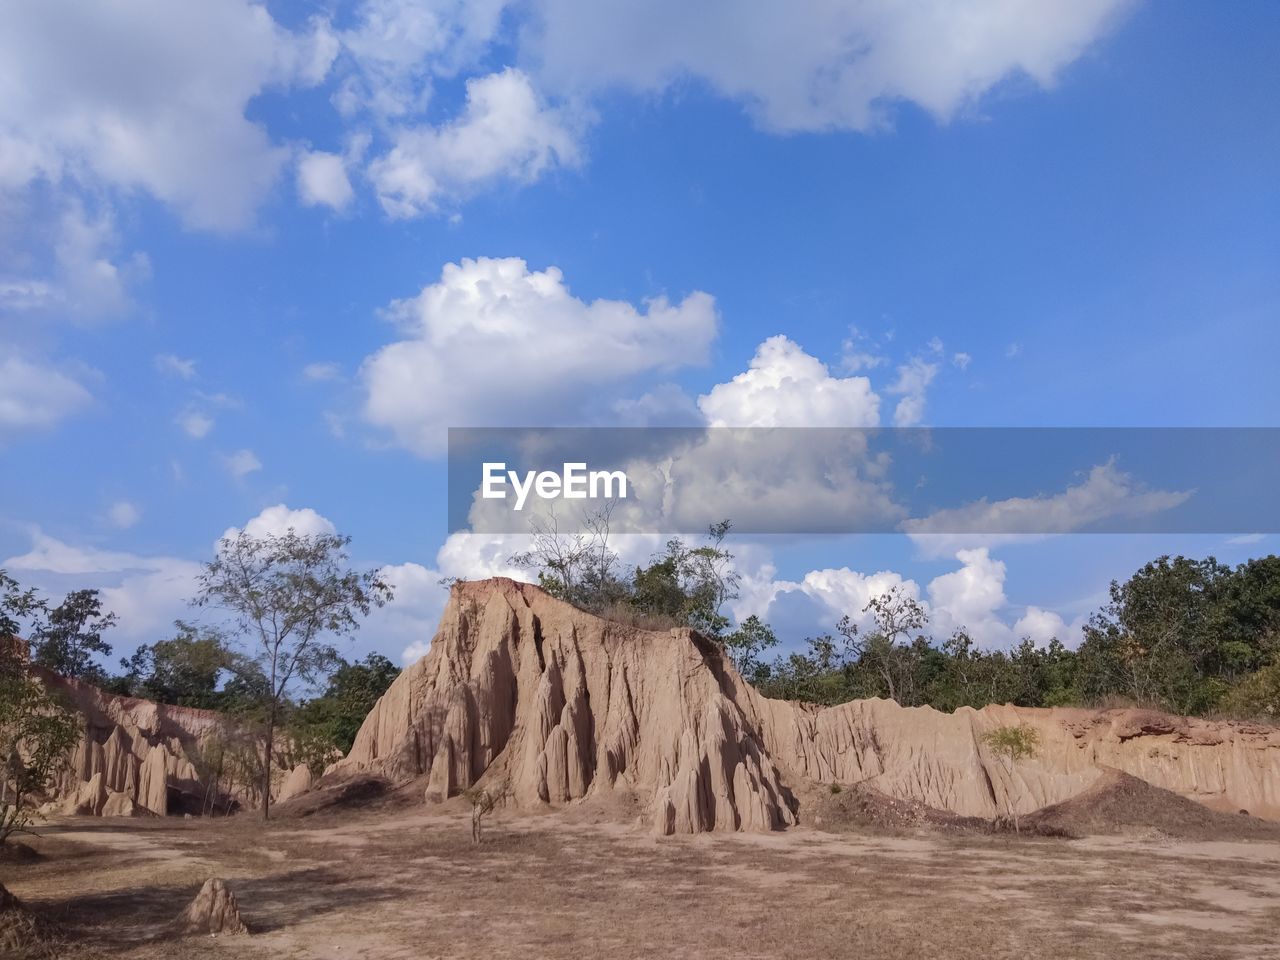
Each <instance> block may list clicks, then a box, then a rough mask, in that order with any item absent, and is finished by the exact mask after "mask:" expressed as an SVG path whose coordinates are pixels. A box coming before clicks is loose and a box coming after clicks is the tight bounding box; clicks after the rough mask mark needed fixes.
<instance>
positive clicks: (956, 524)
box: [903, 461, 1191, 554]
mask: <svg viewBox="0 0 1280 960" xmlns="http://www.w3.org/2000/svg"><path fill="white" fill-rule="evenodd" d="M1190 497H1191V492H1190V491H1173V490H1150V489H1147V488H1146V487H1145V486H1144V485H1143V484H1141V483H1140V482H1138V480H1136V479H1135V478H1134V477H1133V476H1132V475H1131V474H1128V473H1125V472H1123V471H1122V470H1120V469H1118V468H1117V467H1116V465H1115V463H1114V462H1113V461H1108V462H1107V463H1104V464H1099V465H1097V466H1095V467H1093V468H1092V469H1091V470H1090V471H1089V475H1088V476H1087V477H1086V478H1085V479H1084V480H1082V481H1081V482H1080V483H1077V484H1074V485H1070V486H1068V487H1067V488H1066V489H1065V490H1064V491H1062V492H1061V493H1057V494H1052V495H1041V496H1037V497H1010V498H1009V499H1007V500H996V501H989V500H986V499H983V500H978V501H975V502H973V503H969V504H966V505H965V506H962V507H955V508H951V509H944V510H939V511H937V512H935V513H932V514H930V515H929V516H928V517H924V518H921V519H914V520H908V521H906V523H904V524H903V529H904V530H905V531H906V532H908V533H910V534H911V537H912V539H913V540H915V541H916V543H917V544H920V545H921V546H923V547H924V548H925V549H926V550H927V551H929V552H932V553H935V554H936V553H938V552H939V551H941V552H945V553H949V552H951V551H952V550H953V549H954V548H955V547H956V545H957V544H966V545H977V544H983V543H985V544H988V545H990V544H994V543H1000V542H1005V541H1007V540H1013V539H1018V538H1026V537H1028V536H1043V535H1046V534H1057V533H1070V532H1072V531H1075V530H1080V529H1082V528H1084V527H1088V526H1090V525H1092V524H1099V523H1103V522H1105V521H1108V520H1119V519H1132V518H1137V517H1144V516H1149V515H1151V514H1153V513H1159V512H1161V511H1163V510H1169V509H1172V508H1173V507H1176V506H1178V505H1180V504H1182V503H1185V502H1186V501H1187V500H1188V499H1189V498H1190Z"/></svg>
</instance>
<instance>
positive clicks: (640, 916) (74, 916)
mask: <svg viewBox="0 0 1280 960" xmlns="http://www.w3.org/2000/svg"><path fill="white" fill-rule="evenodd" d="M32 845H33V846H34V847H35V848H36V849H37V850H38V851H39V852H40V853H41V854H43V857H44V859H42V860H40V861H39V862H36V863H27V864H0V882H3V883H4V884H5V885H7V886H8V887H9V889H10V890H11V891H12V892H13V893H15V894H17V895H18V896H19V897H21V898H22V899H23V900H25V901H26V902H27V903H28V904H29V905H31V906H33V907H35V908H37V909H38V910H39V911H40V912H41V913H42V914H43V915H44V916H45V917H48V918H50V919H52V920H53V921H55V923H56V924H58V926H59V927H60V928H61V930H62V931H63V932H64V934H65V936H66V939H67V943H66V944H65V945H64V946H62V947H60V948H59V949H58V952H57V954H56V955H58V956H63V957H67V958H73V960H83V958H89V957H110V958H128V960H169V958H175V960H186V958H221V960H241V958H243V960H249V958H260V957H262V958H265V957H273V958H274V957H283V958H326V960H330V958H365V960H382V958H387V960H391V958H405V960H410V958H412V960H420V958H436V957H450V958H454V957H458V958H461V957H466V958H473V957H474V958H484V960H493V958H505V957H511V958H517V957H518V958H522V960H529V958H588V957H590V958H596V957H601V958H604V957H608V958H633V957H634V958H640V957H644V958H650V957H672V958H680V957H689V958H692V957H697V958H726V960H727V958H745V957H770V958H772V957H786V958H788V960H799V958H810V957H813V958H818V957H821V958H837V957H856V958H859V960H863V958H868V960H874V958H888V957H895V958H897V957H937V958H949V960H965V958H979V957H980V958H984V960H987V958H1005V957H1007V958H1017V960H1027V958H1041V957H1045V958H1047V957H1053V958H1064V957H1075V958H1114V957H1124V958H1126V960H1132V958H1142V957H1152V958H1157V957H1158V958H1162V960H1164V958H1176V957H1187V958H1196V960H1209V958H1244V957H1263V958H1280V844H1278V843H1274V842H1265V841H1264V842H1259V841H1254V842H1221V841H1214V842H1186V841H1170V840H1162V839H1161V838H1160V837H1158V836H1149V837H1124V838H1116V837H1108V838H1092V839H1084V840H1063V839H1047V838H1021V839H1019V838H1014V837H1004V836H966V835H954V834H942V833H930V832H915V833H911V832H907V833H901V834H898V835H872V834H859V833H851V834H840V835H833V834H826V833H821V832H818V831H814V830H811V829H797V830H793V831H791V832H789V833H785V834H776V835H769V836H763V837H762V836H746V835H727V836H726V835H714V836H712V835H705V836H700V837H692V838H690V837H682V838H671V839H664V840H655V839H654V838H652V837H651V836H649V835H648V834H647V833H646V832H645V831H643V830H642V829H640V828H639V827H636V828H630V827H622V826H618V825H616V824H604V823H590V822H576V823H574V822H565V820H564V819H563V818H562V817H551V816H542V817H539V816H520V817H518V816H516V815H515V814H514V813H513V812H510V811H505V812H504V811H498V812H497V813H496V814H495V815H494V818H493V821H492V823H491V825H490V827H489V829H488V834H487V836H486V838H485V842H484V843H483V844H481V845H479V846H475V845H473V844H472V843H471V840H470V825H469V817H468V814H467V813H466V812H465V811H463V810H449V811H445V812H439V811H434V812H433V811H424V810H423V808H421V807H417V808H413V809H409V810H382V811H372V812H371V811H361V812H358V813H341V812H338V813H328V814H322V815H317V816H315V817H309V818H306V819H302V820H293V821H278V822H273V823H271V824H270V825H265V826H264V825H263V824H261V823H260V822H257V821H255V820H252V819H249V818H236V819H232V820H220V821H196V820H192V821H182V820H154V821H139V820H88V819H81V820H65V821H60V822H57V823H53V824H51V825H48V826H46V828H45V829H44V837H43V838H42V839H39V840H36V841H32ZM209 876H220V877H223V878H225V879H226V880H227V882H228V885H229V886H230V887H231V889H232V890H233V891H234V892H235V893H236V895H237V897H238V899H239V902H240V907H241V912H242V914H243V916H244V919H245V920H246V922H247V923H248V924H249V925H250V927H251V928H252V930H253V934H252V935H251V936H249V937H236V938H219V939H216V940H215V939H212V938H208V937H205V938H197V939H192V940H186V941H174V940H168V939H158V938H157V933H158V931H160V930H161V928H162V926H163V925H164V924H165V923H166V922H168V921H169V920H171V919H172V918H173V917H175V916H176V915H177V914H178V913H179V912H180V911H181V910H182V908H183V907H184V906H185V904H186V903H187V901H188V900H189V899H190V898H191V897H192V896H193V895H194V894H195V892H196V891H197V889H198V888H199V887H200V885H201V883H202V882H203V881H204V880H205V879H206V878H207V877H209Z"/></svg>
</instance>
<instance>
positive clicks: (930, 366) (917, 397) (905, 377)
mask: <svg viewBox="0 0 1280 960" xmlns="http://www.w3.org/2000/svg"><path fill="white" fill-rule="evenodd" d="M935 339H936V338H935ZM941 349H942V344H941V342H939V343H938V347H937V350H936V351H935V352H940V351H941ZM937 375H938V365H937V364H936V363H927V362H925V361H924V360H922V359H921V358H920V357H915V358H913V359H912V360H910V361H909V362H908V363H905V364H903V365H902V366H900V367H898V378H897V379H896V380H895V381H894V382H893V383H891V384H890V385H889V386H888V388H887V389H886V391H885V392H886V393H890V394H893V395H894V396H901V397H902V399H901V400H899V401H898V405H897V406H896V407H894V410H893V425H894V426H895V427H913V426H915V425H916V424H918V423H919V422H920V421H921V420H923V419H924V405H925V392H926V391H927V390H928V389H929V384H931V383H933V378H934V377H936V376H937Z"/></svg>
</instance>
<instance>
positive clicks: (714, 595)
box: [511, 506, 741, 640]
mask: <svg viewBox="0 0 1280 960" xmlns="http://www.w3.org/2000/svg"><path fill="white" fill-rule="evenodd" d="M611 512H612V506H606V507H604V508H603V509H601V510H599V511H597V512H596V513H593V514H590V515H588V516H587V517H586V518H585V519H584V521H583V530H582V531H579V532H574V533H565V532H562V531H561V530H560V529H559V526H558V524H557V522H556V520H555V518H554V517H552V518H551V519H549V520H536V521H534V522H533V524H532V526H531V535H532V540H533V543H532V546H531V547H530V549H529V550H527V551H524V552H522V553H517V554H515V555H513V556H512V557H511V562H512V563H513V564H515V565H516V566H521V567H524V568H526V569H529V570H532V571H534V572H535V573H536V574H537V577H538V583H539V585H540V586H542V588H543V589H544V590H546V591H547V592H548V593H550V594H551V595H552V596H554V597H559V598H560V599H561V600H566V601H568V602H569V603H572V604H574V605H575V606H577V607H580V608H581V609H583V610H587V611H589V612H592V613H599V614H605V615H611V614H616V613H617V612H618V610H619V608H622V609H626V610H630V611H633V612H635V613H637V614H640V615H643V616H644V617H647V618H650V619H652V620H655V621H658V622H669V623H671V624H673V625H683V626H688V627H692V628H693V629H695V630H697V631H698V632H699V633H701V634H703V635H704V636H706V637H708V638H711V639H714V640H722V639H723V638H724V635H725V632H726V630H727V629H728V627H729V625H730V620H729V618H728V617H727V616H726V615H725V613H724V607H725V604H727V603H729V602H730V601H731V600H735V599H737V597H738V587H739V584H740V582H741V576H740V575H739V574H738V572H737V571H736V570H735V569H734V567H733V554H732V553H730V552H729V551H728V550H727V549H726V548H725V545H724V544H725V539H726V538H727V537H728V535H729V531H730V529H731V526H732V524H731V523H730V521H728V520H721V521H720V522H718V523H713V524H711V526H710V527H708V528H707V535H706V539H705V542H703V543H701V544H694V545H690V544H688V543H686V542H685V541H684V540H682V539H680V538H679V537H674V538H672V539H670V540H668V541H667V543H666V545H665V546H664V548H663V550H662V551H660V552H659V553H656V554H654V556H653V557H652V558H650V562H649V564H648V565H639V566H636V567H634V568H632V569H626V568H625V567H624V565H623V564H622V562H621V560H620V559H619V557H618V554H617V552H616V551H615V550H614V549H613V548H612V547H611V546H610V544H609V527H610V516H611Z"/></svg>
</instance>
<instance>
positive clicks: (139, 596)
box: [0, 529, 201, 641]
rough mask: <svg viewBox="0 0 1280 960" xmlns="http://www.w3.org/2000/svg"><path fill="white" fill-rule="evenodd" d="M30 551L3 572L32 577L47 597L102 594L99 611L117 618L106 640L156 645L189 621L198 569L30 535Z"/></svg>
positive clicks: (9, 561)
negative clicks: (89, 591) (81, 591)
mask: <svg viewBox="0 0 1280 960" xmlns="http://www.w3.org/2000/svg"><path fill="white" fill-rule="evenodd" d="M31 541H32V542H31V550H30V551H29V552H27V553H25V554H22V555H21V556H15V557H10V558H9V559H7V560H5V561H4V562H3V564H0V566H3V567H4V568H5V569H8V570H15V571H16V570H21V571H24V572H29V573H32V574H35V576H34V577H32V578H24V579H30V580H31V581H32V582H33V585H35V586H38V587H41V588H43V589H44V590H46V591H48V592H56V591H57V590H60V589H69V587H68V586H66V583H67V580H68V578H74V579H73V580H71V581H70V582H72V583H74V586H75V587H77V588H78V587H86V586H88V587H96V588H97V589H100V590H101V591H102V602H103V606H104V607H105V608H106V609H107V610H110V611H112V612H113V613H115V614H116V615H117V616H118V617H119V624H118V625H117V627H116V628H115V629H114V630H113V631H112V634H111V636H110V637H108V639H110V640H113V641H114V640H115V639H116V638H117V637H121V638H125V639H133V640H147V641H151V640H155V639H157V636H158V634H159V633H160V632H161V631H163V630H166V629H167V628H168V627H169V625H170V624H171V623H172V622H173V621H174V620H175V619H178V618H180V617H183V616H187V615H189V612H190V611H189V609H188V606H187V601H188V599H189V598H191V597H192V596H194V595H195V592H196V586H197V584H196V577H197V576H198V575H199V573H200V569H201V566H200V564H198V563H195V562H193V561H190V560H183V559H180V558H177V557H165V556H155V557H144V556H138V555H136V554H132V553H123V552H118V551H112V550H101V549H98V548H96V547H83V546H74V545H72V544H69V543H65V542H63V541H61V540H58V539H56V538H55V537H50V536H48V535H46V534H44V533H42V532H41V531H40V530H39V529H34V530H33V531H32V534H31Z"/></svg>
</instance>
